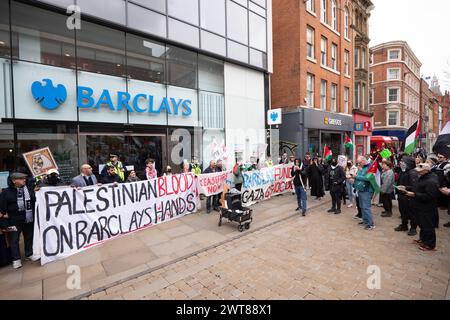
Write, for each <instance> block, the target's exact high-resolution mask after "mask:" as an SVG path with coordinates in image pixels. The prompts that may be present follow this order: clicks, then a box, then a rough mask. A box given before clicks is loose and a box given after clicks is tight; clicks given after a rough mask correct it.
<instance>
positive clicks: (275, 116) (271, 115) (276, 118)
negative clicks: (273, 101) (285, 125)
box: [267, 109, 282, 126]
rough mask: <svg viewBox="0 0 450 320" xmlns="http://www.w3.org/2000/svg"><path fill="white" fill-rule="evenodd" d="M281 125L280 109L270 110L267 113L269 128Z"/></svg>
mask: <svg viewBox="0 0 450 320" xmlns="http://www.w3.org/2000/svg"><path fill="white" fill-rule="evenodd" d="M281 123H282V113H281V109H272V110H269V111H267V124H268V125H269V126H271V125H276V124H281Z"/></svg>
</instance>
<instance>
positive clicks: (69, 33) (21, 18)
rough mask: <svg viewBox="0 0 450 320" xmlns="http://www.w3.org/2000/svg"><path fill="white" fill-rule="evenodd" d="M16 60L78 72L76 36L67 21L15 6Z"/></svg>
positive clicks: (23, 6) (32, 8) (28, 8)
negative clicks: (74, 69)
mask: <svg viewBox="0 0 450 320" xmlns="http://www.w3.org/2000/svg"><path fill="white" fill-rule="evenodd" d="M11 10H12V14H11V17H12V18H11V20H12V43H13V44H12V46H13V58H14V59H20V60H26V61H32V62H38V63H44V64H48V65H52V66H58V67H66V68H75V33H74V31H73V30H69V29H67V27H66V19H67V17H65V16H63V15H59V14H56V13H52V12H49V11H45V10H41V9H38V8H36V7H31V6H27V5H24V4H21V3H17V2H12V8H11Z"/></svg>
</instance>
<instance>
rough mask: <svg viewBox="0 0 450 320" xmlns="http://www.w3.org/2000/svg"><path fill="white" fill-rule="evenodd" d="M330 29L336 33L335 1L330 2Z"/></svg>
mask: <svg viewBox="0 0 450 320" xmlns="http://www.w3.org/2000/svg"><path fill="white" fill-rule="evenodd" d="M331 27H332V28H333V29H334V30H336V31H337V28H338V23H337V5H336V0H331Z"/></svg>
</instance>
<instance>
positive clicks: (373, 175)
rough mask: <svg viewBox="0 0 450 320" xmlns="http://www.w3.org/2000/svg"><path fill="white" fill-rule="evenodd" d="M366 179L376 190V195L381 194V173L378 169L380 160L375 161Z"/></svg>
mask: <svg viewBox="0 0 450 320" xmlns="http://www.w3.org/2000/svg"><path fill="white" fill-rule="evenodd" d="M366 178H367V179H368V180H369V181H370V184H371V185H372V188H373V190H375V193H380V187H381V172H380V169H379V167H378V159H375V161H374V162H373V163H372V165H371V166H370V168H369V170H367V173H366Z"/></svg>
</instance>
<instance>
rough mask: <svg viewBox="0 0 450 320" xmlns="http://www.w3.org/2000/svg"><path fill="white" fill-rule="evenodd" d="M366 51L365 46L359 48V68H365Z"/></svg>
mask: <svg viewBox="0 0 450 320" xmlns="http://www.w3.org/2000/svg"><path fill="white" fill-rule="evenodd" d="M366 53H367V51H366V48H362V50H361V61H360V64H361V69H365V68H366V59H367V54H366Z"/></svg>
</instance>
